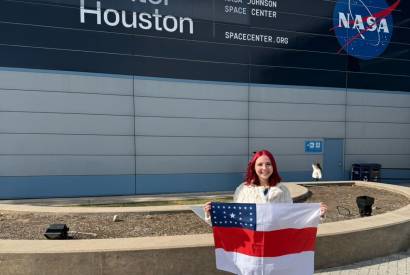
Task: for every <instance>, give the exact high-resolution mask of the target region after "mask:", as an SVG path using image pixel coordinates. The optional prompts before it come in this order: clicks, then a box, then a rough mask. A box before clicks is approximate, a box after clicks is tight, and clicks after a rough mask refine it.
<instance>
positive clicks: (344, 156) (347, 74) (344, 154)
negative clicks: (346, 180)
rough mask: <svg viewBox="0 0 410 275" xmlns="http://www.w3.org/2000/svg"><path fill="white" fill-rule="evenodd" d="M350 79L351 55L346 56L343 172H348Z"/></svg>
mask: <svg viewBox="0 0 410 275" xmlns="http://www.w3.org/2000/svg"><path fill="white" fill-rule="evenodd" d="M348 79H349V57H348V56H346V77H345V123H344V125H345V134H344V140H343V174H344V175H345V174H346V172H345V171H346V144H347V96H348V94H347V93H348Z"/></svg>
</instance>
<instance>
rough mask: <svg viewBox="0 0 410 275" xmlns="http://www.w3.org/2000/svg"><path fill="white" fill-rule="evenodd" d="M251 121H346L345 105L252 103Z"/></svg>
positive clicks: (250, 110)
mask: <svg viewBox="0 0 410 275" xmlns="http://www.w3.org/2000/svg"><path fill="white" fill-rule="evenodd" d="M249 118H250V119H269V120H317V121H344V119H345V106H344V105H318V104H290V103H260V102H258V103H255V102H252V103H250V106H249Z"/></svg>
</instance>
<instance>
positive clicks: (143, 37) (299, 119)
mask: <svg viewBox="0 0 410 275" xmlns="http://www.w3.org/2000/svg"><path fill="white" fill-rule="evenodd" d="M409 18H410V9H409V4H408V2H407V3H405V2H404V1H403V2H402V3H401V2H400V0H398V1H396V2H395V1H388V2H386V1H385V0H378V1H365V0H363V1H355V2H353V1H347V0H346V1H344V0H343V1H342V0H339V1H324V0H311V1H308V2H307V3H306V2H303V1H297V0H291V1H281V0H277V1H270V0H266V1H265V0H263V1H258V0H250V1H249V0H246V1H245V0H244V1H241V0H229V1H228V0H225V1H224V0H133V1H132V0H115V1H114V0H101V1H95V0H78V1H77V0H75V1H74V0H42V1H40V0H36V1H28V0H27V1H26V0H19V1H14V0H0V28H1V34H2V35H1V36H0V41H1V43H0V199H10V198H39V197H69V196H102V195H132V194H154V193H175V192H199V191H221V190H233V189H234V188H235V186H237V185H238V184H239V183H240V182H241V181H242V180H243V172H244V171H245V170H246V166H247V161H248V160H249V157H250V156H251V155H252V152H254V151H256V150H260V149H268V150H270V151H271V152H272V153H273V154H274V155H275V157H276V160H277V164H278V168H279V170H280V174H281V176H282V177H283V179H284V180H285V181H307V180H310V179H311V165H312V163H314V162H319V163H321V164H322V166H323V170H324V179H328V180H342V179H348V178H349V176H350V168H351V165H352V164H353V163H379V164H381V165H382V171H381V172H382V174H381V176H382V181H383V182H391V183H400V182H406V181H407V182H409V181H410V93H409V92H410V69H409V68H410V66H409V65H410V52H409V50H410V20H409Z"/></svg>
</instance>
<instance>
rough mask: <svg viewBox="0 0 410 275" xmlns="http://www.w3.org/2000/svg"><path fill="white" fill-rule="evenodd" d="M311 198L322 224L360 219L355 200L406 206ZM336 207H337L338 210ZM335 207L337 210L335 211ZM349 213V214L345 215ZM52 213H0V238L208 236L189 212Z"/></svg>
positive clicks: (341, 192) (348, 196)
mask: <svg viewBox="0 0 410 275" xmlns="http://www.w3.org/2000/svg"><path fill="white" fill-rule="evenodd" d="M309 190H310V191H311V192H312V196H311V197H310V198H308V199H307V200H306V202H320V201H321V202H324V203H326V204H327V205H328V207H329V211H328V213H327V216H326V219H325V221H324V222H333V221H340V220H345V219H354V218H360V216H359V212H358V209H357V206H356V197H357V196H361V195H367V196H372V197H374V198H375V204H374V210H373V214H374V215H378V214H382V213H386V212H389V211H392V210H395V209H398V208H401V207H404V206H406V205H407V204H409V203H410V200H409V199H408V198H406V197H404V196H402V195H399V194H396V193H392V192H388V191H384V190H379V189H374V188H367V187H362V186H313V187H309ZM338 206H339V207H338ZM337 208H339V211H338V209H337ZM349 212H350V215H349V214H348V213H349ZM116 214H117V213H108V214H107V213H104V214H55V213H26V212H11V211H2V212H1V213H0V239H32V240H35V239H45V238H44V236H43V234H44V232H45V230H46V228H47V226H48V225H49V224H52V223H64V224H67V225H68V227H69V228H70V231H75V232H77V233H73V234H71V235H72V238H73V239H104V238H128V237H148V236H167V235H168V236H169V235H186V234H203V233H211V232H212V230H211V227H210V226H208V225H207V224H206V223H205V222H203V221H202V220H200V219H199V218H198V217H197V216H196V215H195V214H193V213H192V212H177V213H166V214H164V213H162V214H144V213H120V214H117V215H118V217H119V219H120V221H118V222H114V221H113V216H114V215H116Z"/></svg>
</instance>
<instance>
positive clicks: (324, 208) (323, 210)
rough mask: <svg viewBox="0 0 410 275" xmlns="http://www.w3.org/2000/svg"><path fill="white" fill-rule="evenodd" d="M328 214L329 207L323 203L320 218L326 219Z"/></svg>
mask: <svg viewBox="0 0 410 275" xmlns="http://www.w3.org/2000/svg"><path fill="white" fill-rule="evenodd" d="M326 212H327V205H326V204H324V203H323V202H321V203H320V217H321V218H324V217H325V216H326Z"/></svg>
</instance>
